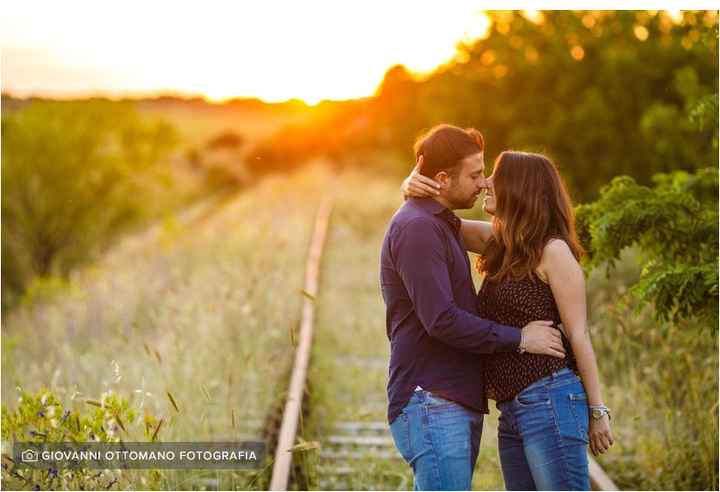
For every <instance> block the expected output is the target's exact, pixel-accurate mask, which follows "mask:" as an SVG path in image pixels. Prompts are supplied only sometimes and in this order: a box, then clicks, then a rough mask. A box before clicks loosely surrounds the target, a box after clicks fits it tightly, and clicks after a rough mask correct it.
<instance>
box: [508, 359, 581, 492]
mask: <svg viewBox="0 0 720 492" xmlns="http://www.w3.org/2000/svg"><path fill="white" fill-rule="evenodd" d="M587 404H588V402H587V396H586V394H585V388H584V387H583V384H582V381H581V380H580V378H578V376H577V375H576V374H575V373H574V372H572V371H571V370H570V369H562V370H560V371H557V372H555V373H553V374H552V375H550V376H547V377H545V378H543V379H540V380H538V381H535V382H534V383H533V384H531V385H530V386H528V387H527V388H525V389H524V390H522V391H521V392H520V393H519V394H518V395H517V396H516V397H515V398H514V399H512V400H508V401H505V402H501V403H498V404H497V408H498V410H500V422H499V425H498V450H499V452H500V464H501V465H502V472H503V477H504V478H505V489H506V490H590V477H589V473H588V459H587V446H588V442H589V441H588V424H589V413H588V406H587Z"/></svg>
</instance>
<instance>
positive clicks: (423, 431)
mask: <svg viewBox="0 0 720 492" xmlns="http://www.w3.org/2000/svg"><path fill="white" fill-rule="evenodd" d="M483 417H484V415H483V414H482V413H479V412H474V411H472V410H469V409H467V408H465V407H463V406H462V405H460V404H458V403H455V402H453V401H449V400H445V399H443V398H440V397H437V396H435V395H433V394H432V393H430V392H428V391H425V390H417V391H415V393H414V394H413V396H412V397H411V398H410V401H409V402H408V404H407V405H406V406H405V408H403V411H402V413H401V414H400V415H398V416H397V417H396V418H395V420H393V422H392V424H391V425H390V432H391V433H392V436H393V439H394V440H395V445H396V446H397V448H398V451H400V454H401V455H402V457H403V458H404V459H405V461H407V462H408V464H410V466H411V467H412V469H413V474H414V476H415V490H470V487H471V484H472V474H473V469H474V468H475V462H476V461H477V457H478V450H479V448H480V436H481V435H482V425H483Z"/></svg>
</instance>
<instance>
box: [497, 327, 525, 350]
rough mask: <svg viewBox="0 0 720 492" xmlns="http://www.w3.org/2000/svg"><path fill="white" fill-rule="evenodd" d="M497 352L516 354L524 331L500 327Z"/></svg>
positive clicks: (498, 328)
mask: <svg viewBox="0 0 720 492" xmlns="http://www.w3.org/2000/svg"><path fill="white" fill-rule="evenodd" d="M496 330H497V347H496V349H495V351H496V352H515V351H516V350H517V349H518V347H519V346H520V338H521V332H522V330H518V329H517V328H511V327H509V326H504V325H498V326H497V328H496Z"/></svg>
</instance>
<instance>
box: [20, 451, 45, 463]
mask: <svg viewBox="0 0 720 492" xmlns="http://www.w3.org/2000/svg"><path fill="white" fill-rule="evenodd" d="M20 458H21V459H22V460H23V461H24V462H26V463H35V462H37V461H38V460H39V459H40V453H38V452H37V451H36V450H34V449H26V450H25V451H23V452H22V453H20Z"/></svg>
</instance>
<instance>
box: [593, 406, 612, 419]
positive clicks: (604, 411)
mask: <svg viewBox="0 0 720 492" xmlns="http://www.w3.org/2000/svg"><path fill="white" fill-rule="evenodd" d="M603 415H607V416H608V419H610V418H612V417H611V416H610V409H609V408H608V407H606V406H605V405H590V416H591V417H592V418H593V419H595V420H600V419H601V418H603Z"/></svg>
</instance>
